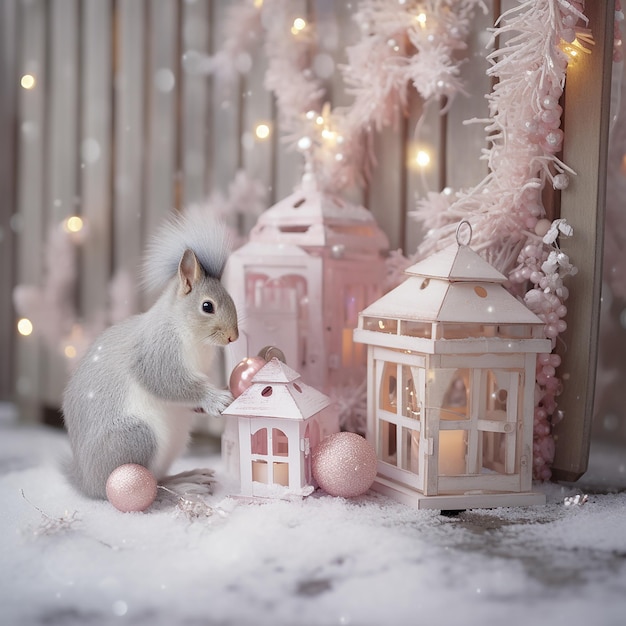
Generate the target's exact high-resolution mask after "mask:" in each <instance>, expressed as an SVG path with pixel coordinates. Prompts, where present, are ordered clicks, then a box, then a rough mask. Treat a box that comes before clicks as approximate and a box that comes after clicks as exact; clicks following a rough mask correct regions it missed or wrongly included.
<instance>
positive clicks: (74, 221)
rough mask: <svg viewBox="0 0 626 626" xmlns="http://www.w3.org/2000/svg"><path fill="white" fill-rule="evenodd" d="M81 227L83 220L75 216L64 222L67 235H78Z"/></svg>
mask: <svg viewBox="0 0 626 626" xmlns="http://www.w3.org/2000/svg"><path fill="white" fill-rule="evenodd" d="M83 226H84V224H83V220H82V219H81V218H80V217H78V216H77V215H72V217H68V218H67V219H66V220H65V230H66V231H67V232H68V233H79V232H80V231H81V230H82V229H83Z"/></svg>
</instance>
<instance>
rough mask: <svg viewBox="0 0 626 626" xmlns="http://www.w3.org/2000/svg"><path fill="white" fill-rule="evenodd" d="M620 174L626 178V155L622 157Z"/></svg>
mask: <svg viewBox="0 0 626 626" xmlns="http://www.w3.org/2000/svg"><path fill="white" fill-rule="evenodd" d="M622 174H624V176H626V154H625V155H624V156H623V157H622Z"/></svg>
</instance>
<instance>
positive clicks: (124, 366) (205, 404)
mask: <svg viewBox="0 0 626 626" xmlns="http://www.w3.org/2000/svg"><path fill="white" fill-rule="evenodd" d="M229 252H230V238H229V233H228V229H227V228H226V227H225V226H224V225H223V224H222V223H221V222H219V221H217V220H216V219H215V218H212V217H210V216H209V215H208V214H207V212H206V211H204V210H202V208H201V207H190V208H189V209H187V210H186V211H185V212H184V213H180V214H176V215H174V216H173V217H171V218H170V219H169V220H167V221H166V223H165V224H164V225H163V227H162V228H161V229H160V230H159V231H158V232H157V234H156V236H155V237H154V238H153V240H152V242H151V244H150V245H149V246H148V249H147V254H146V261H145V264H144V280H145V283H146V285H147V286H148V287H149V288H152V289H155V288H160V289H161V290H162V293H161V295H160V297H159V298H158V299H157V300H156V302H155V303H154V304H153V305H152V307H150V308H149V309H148V310H147V311H146V312H145V313H141V314H139V315H134V316H133V317H130V318H129V319H126V320H124V321H123V322H121V323H119V324H116V325H114V326H111V327H110V328H108V329H107V330H105V331H104V332H103V333H102V334H101V335H100V336H99V337H98V338H97V339H96V340H95V341H94V343H93V345H92V346H91V348H90V350H89V351H88V353H87V354H86V355H85V357H84V358H83V359H82V360H81V362H80V364H79V365H78V367H77V369H76V370H75V372H74V374H73V375H72V377H71V379H70V381H69V382H68V385H67V387H66V389H65V392H64V396H63V415H64V420H65V425H66V428H67V431H68V435H69V441H70V446H71V449H72V459H71V460H70V461H69V463H68V467H67V468H66V469H67V473H68V477H69V479H70V481H71V482H72V483H73V484H74V485H75V486H76V487H77V488H78V490H79V491H81V492H82V493H84V494H85V495H87V496H89V497H92V498H106V490H105V487H106V481H107V478H108V477H109V475H110V474H111V472H112V471H113V470H114V469H115V468H117V467H118V466H120V465H123V464H125V463H137V464H139V465H143V466H144V467H146V468H148V469H149V470H150V471H151V472H152V473H153V474H154V476H155V478H156V479H157V480H158V481H162V480H163V479H164V477H165V476H166V473H167V471H168V469H169V467H170V465H171V463H172V462H173V461H174V460H175V459H176V458H177V457H178V456H179V455H180V454H181V453H182V452H183V451H184V449H185V447H186V445H187V442H188V440H189V433H190V429H191V424H192V418H193V413H192V411H191V409H194V408H196V409H202V410H203V411H204V412H206V413H209V414H214V415H215V414H218V413H220V412H221V411H223V410H224V408H226V406H228V404H229V403H230V402H231V401H232V395H231V393H230V392H229V391H227V390H223V389H218V388H216V387H215V386H214V385H213V384H212V383H211V381H210V380H209V378H208V376H207V375H206V374H205V373H204V371H203V370H204V369H205V367H206V359H207V354H208V353H210V352H211V351H212V350H213V348H212V346H216V345H217V346H224V345H227V344H228V343H230V342H232V341H235V340H236V339H237V337H238V335H239V331H238V326H237V311H236V309H235V305H234V303H233V300H232V298H231V297H230V295H229V294H228V293H227V291H226V290H225V288H224V287H223V285H222V284H221V282H220V277H221V275H222V272H223V270H224V265H225V264H226V260H227V258H228V255H229ZM177 407H178V408H177ZM180 407H186V408H188V409H189V410H185V411H181V410H180ZM191 474H193V472H188V473H185V475H184V479H185V480H188V481H189V482H192V483H193V482H195V479H194V476H190V475H191ZM208 474H210V472H207V473H205V475H204V476H202V475H199V476H197V477H196V478H197V482H205V483H208V482H210V478H208ZM181 476H183V475H181Z"/></svg>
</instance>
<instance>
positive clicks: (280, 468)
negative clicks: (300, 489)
mask: <svg viewBox="0 0 626 626" xmlns="http://www.w3.org/2000/svg"><path fill="white" fill-rule="evenodd" d="M272 469H273V471H274V476H273V484H274V485H282V486H283V487H289V463H280V462H276V463H274V464H273V466H272Z"/></svg>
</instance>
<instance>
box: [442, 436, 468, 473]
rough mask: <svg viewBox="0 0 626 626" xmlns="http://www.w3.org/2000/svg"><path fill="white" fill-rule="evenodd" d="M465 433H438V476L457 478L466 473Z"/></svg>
mask: <svg viewBox="0 0 626 626" xmlns="http://www.w3.org/2000/svg"><path fill="white" fill-rule="evenodd" d="M466 454H467V431H466V430H441V431H439V475H440V476H459V475H461V474H466V473H467V462H466Z"/></svg>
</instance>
